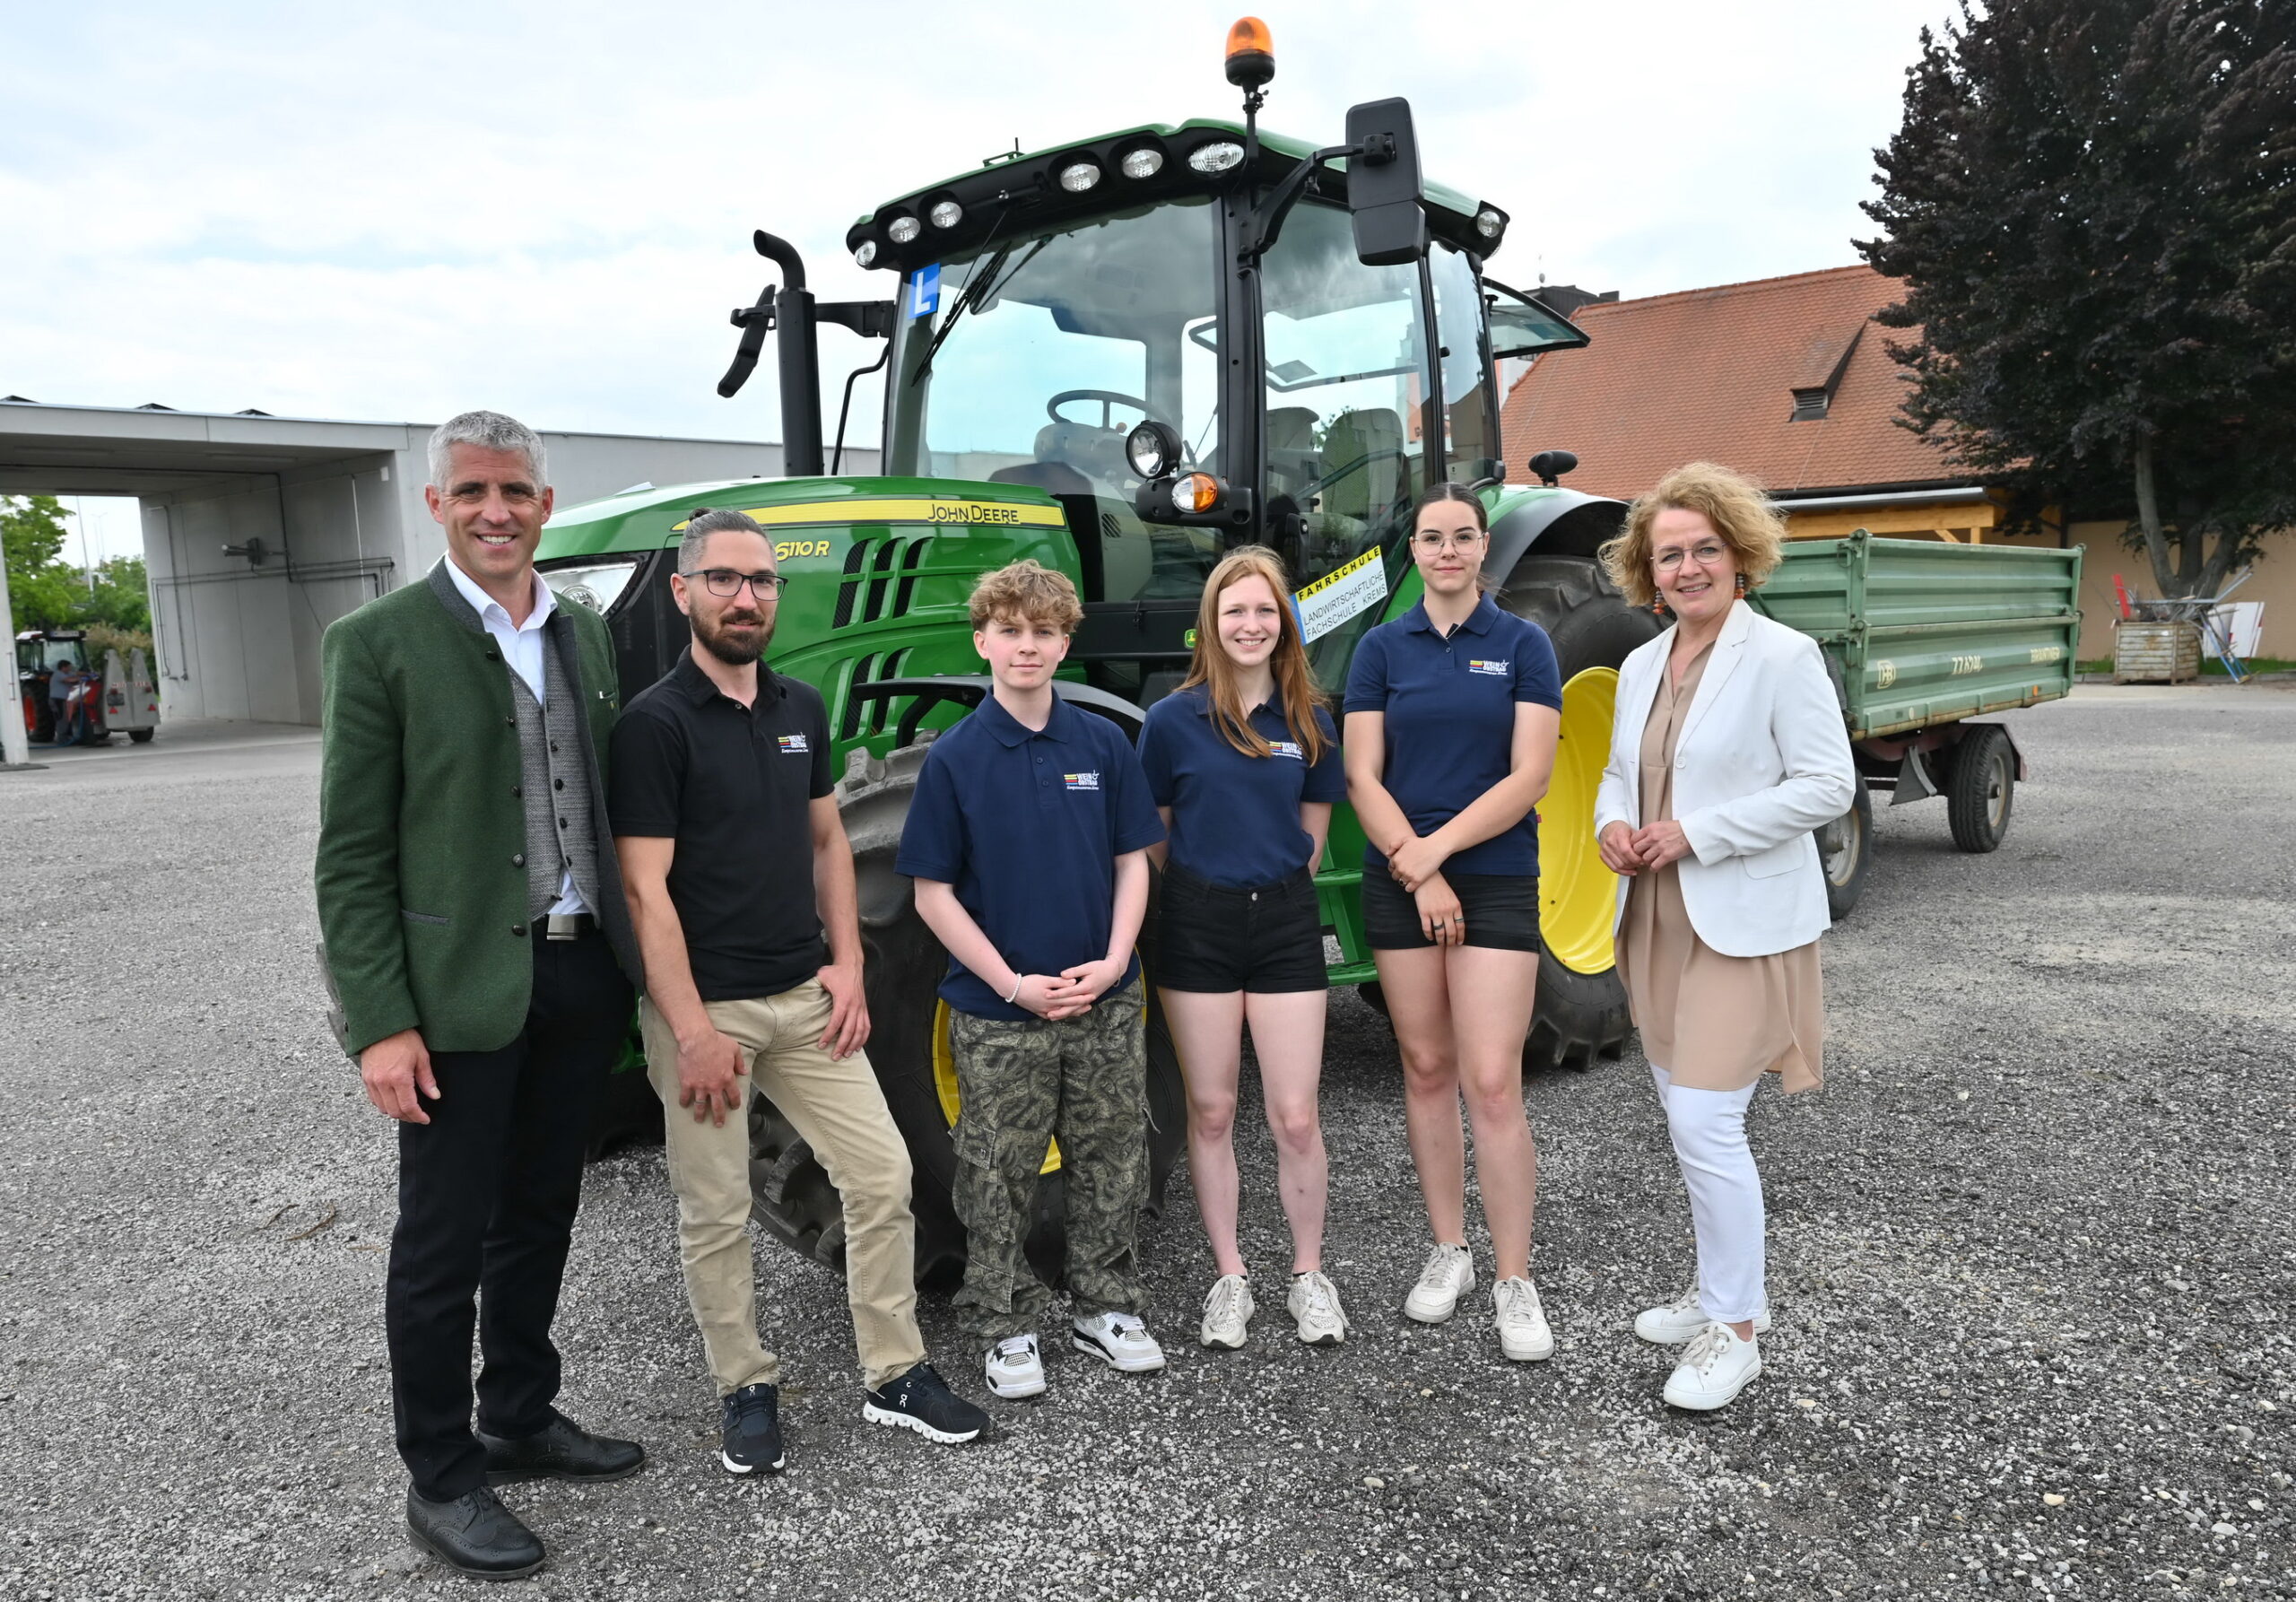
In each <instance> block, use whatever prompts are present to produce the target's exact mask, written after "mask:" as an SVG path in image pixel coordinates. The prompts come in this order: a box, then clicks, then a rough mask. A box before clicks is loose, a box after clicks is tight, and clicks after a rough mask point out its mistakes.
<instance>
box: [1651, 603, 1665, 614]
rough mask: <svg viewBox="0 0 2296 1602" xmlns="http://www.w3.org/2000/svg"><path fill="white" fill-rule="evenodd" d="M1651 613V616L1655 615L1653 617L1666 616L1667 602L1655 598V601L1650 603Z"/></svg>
mask: <svg viewBox="0 0 2296 1602" xmlns="http://www.w3.org/2000/svg"><path fill="white" fill-rule="evenodd" d="M1650 615H1651V616H1653V617H1664V616H1665V615H1666V603H1665V602H1664V601H1660V600H1653V601H1652V602H1651V603H1650Z"/></svg>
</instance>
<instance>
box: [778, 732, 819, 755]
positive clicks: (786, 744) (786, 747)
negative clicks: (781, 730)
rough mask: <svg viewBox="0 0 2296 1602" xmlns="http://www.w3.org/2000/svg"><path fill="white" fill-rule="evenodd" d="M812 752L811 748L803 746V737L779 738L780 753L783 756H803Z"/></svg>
mask: <svg viewBox="0 0 2296 1602" xmlns="http://www.w3.org/2000/svg"><path fill="white" fill-rule="evenodd" d="M812 750H813V747H812V746H810V745H808V744H805V736H803V735H783V736H781V751H782V754H783V755H785V756H804V755H805V754H806V753H809V752H811V751H812Z"/></svg>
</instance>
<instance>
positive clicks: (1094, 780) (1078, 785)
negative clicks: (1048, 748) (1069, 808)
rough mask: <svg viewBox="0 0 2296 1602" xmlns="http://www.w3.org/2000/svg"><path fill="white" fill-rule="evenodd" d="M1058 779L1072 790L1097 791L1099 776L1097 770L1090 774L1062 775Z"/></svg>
mask: <svg viewBox="0 0 2296 1602" xmlns="http://www.w3.org/2000/svg"><path fill="white" fill-rule="evenodd" d="M1060 778H1061V781H1062V782H1063V783H1065V785H1067V787H1068V788H1070V789H1072V790H1092V791H1098V790H1099V789H1100V771H1099V770H1098V769H1095V770H1093V771H1091V772H1090V773H1063V774H1062V775H1061V776H1060Z"/></svg>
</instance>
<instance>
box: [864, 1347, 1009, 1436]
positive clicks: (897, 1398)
mask: <svg viewBox="0 0 2296 1602" xmlns="http://www.w3.org/2000/svg"><path fill="white" fill-rule="evenodd" d="M861 1416H862V1417H863V1418H865V1419H867V1420H868V1421H869V1422H870V1423H871V1424H891V1425H892V1426H893V1427H894V1428H895V1429H900V1430H914V1431H916V1432H918V1434H920V1435H922V1436H924V1437H925V1439H926V1440H927V1441H939V1442H940V1443H941V1444H942V1445H943V1446H962V1445H963V1444H964V1443H965V1442H966V1441H970V1440H972V1439H973V1438H974V1437H976V1436H978V1434H979V1433H980V1432H982V1431H983V1430H985V1429H987V1428H988V1415H987V1414H986V1413H984V1412H982V1411H981V1410H980V1409H979V1408H978V1407H976V1406H973V1405H972V1404H971V1403H970V1402H968V1401H966V1400H965V1399H964V1397H961V1396H959V1395H957V1393H956V1392H954V1391H952V1390H951V1389H949V1386H948V1381H946V1380H944V1379H942V1378H941V1376H940V1375H939V1374H938V1373H937V1372H935V1370H934V1367H933V1365H932V1364H931V1363H918V1365H917V1366H916V1367H915V1368H913V1369H911V1370H909V1372H907V1373H905V1374H903V1375H901V1376H900V1378H899V1379H898V1380H892V1381H891V1382H889V1383H888V1384H887V1385H886V1386H885V1388H884V1389H883V1390H865V1391H863V1392H862V1393H861Z"/></svg>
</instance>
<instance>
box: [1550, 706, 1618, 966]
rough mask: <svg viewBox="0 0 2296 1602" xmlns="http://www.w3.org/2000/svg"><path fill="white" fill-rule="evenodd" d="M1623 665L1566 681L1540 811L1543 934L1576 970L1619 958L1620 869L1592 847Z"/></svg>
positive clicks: (1555, 952)
mask: <svg viewBox="0 0 2296 1602" xmlns="http://www.w3.org/2000/svg"><path fill="white" fill-rule="evenodd" d="M1617 700H1618V671H1617V669H1615V668H1610V667H1589V668H1587V670H1586V671H1585V672H1584V673H1581V674H1578V675H1575V676H1573V677H1572V679H1571V681H1570V683H1567V684H1565V685H1564V686H1563V687H1562V735H1561V740H1560V742H1559V743H1558V744H1556V746H1555V751H1554V776H1553V778H1552V779H1550V780H1549V781H1548V783H1547V787H1546V799H1545V800H1544V801H1542V802H1540V803H1539V805H1538V814H1539V938H1540V940H1541V942H1542V943H1544V945H1545V946H1546V954H1547V955H1549V956H1551V957H1552V958H1553V959H1554V960H1555V961H1556V962H1561V964H1562V965H1563V966H1564V967H1565V968H1568V969H1570V971H1572V972H1574V973H1607V972H1609V971H1610V970H1611V968H1612V966H1613V963H1614V961H1615V957H1614V954H1613V949H1612V945H1611V927H1612V925H1613V923H1614V922H1615V921H1616V919H1617V916H1618V875H1616V874H1614V873H1613V872H1611V870H1610V869H1608V868H1606V867H1605V866H1603V858H1602V855H1601V853H1600V852H1598V851H1597V850H1596V849H1595V791H1596V788H1597V787H1598V786H1599V785H1601V783H1602V781H1603V769H1604V767H1605V764H1606V763H1607V762H1609V760H1610V749H1611V715H1612V710H1613V706H1614V705H1615V703H1616V702H1617Z"/></svg>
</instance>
